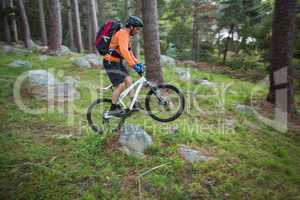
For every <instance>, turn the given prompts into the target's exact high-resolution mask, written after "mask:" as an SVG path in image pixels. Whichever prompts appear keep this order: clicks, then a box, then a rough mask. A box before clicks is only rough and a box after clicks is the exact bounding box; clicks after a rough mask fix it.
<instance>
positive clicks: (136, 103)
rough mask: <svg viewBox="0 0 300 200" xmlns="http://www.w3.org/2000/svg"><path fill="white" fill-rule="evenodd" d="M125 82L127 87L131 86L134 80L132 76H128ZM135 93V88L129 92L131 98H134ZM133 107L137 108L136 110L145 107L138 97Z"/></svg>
mask: <svg viewBox="0 0 300 200" xmlns="http://www.w3.org/2000/svg"><path fill="white" fill-rule="evenodd" d="M125 83H126V86H127V87H130V86H131V85H132V84H133V80H132V78H131V76H126V78H125ZM134 95H135V90H131V91H130V93H129V96H130V98H131V100H133V98H134ZM133 109H136V110H139V109H143V107H142V106H141V104H140V102H139V99H136V102H135V104H134V106H133Z"/></svg>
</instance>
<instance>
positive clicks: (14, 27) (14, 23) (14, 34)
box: [9, 0, 19, 42]
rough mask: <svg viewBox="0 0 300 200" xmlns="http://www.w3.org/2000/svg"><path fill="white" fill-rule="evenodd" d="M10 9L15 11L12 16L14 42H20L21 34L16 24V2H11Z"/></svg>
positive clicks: (11, 0)
mask: <svg viewBox="0 0 300 200" xmlns="http://www.w3.org/2000/svg"><path fill="white" fill-rule="evenodd" d="M9 3H10V7H11V8H12V9H13V14H12V16H11V26H12V31H13V40H14V41H15V42H18V41H19V34H18V28H17V22H16V11H15V9H14V2H13V0H9Z"/></svg>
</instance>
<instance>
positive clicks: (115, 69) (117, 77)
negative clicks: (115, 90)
mask: <svg viewBox="0 0 300 200" xmlns="http://www.w3.org/2000/svg"><path fill="white" fill-rule="evenodd" d="M103 66H104V69H105V71H106V73H107V75H108V77H109V79H110V81H111V83H112V84H113V85H114V86H118V85H119V84H121V83H123V82H124V80H125V78H126V77H127V76H129V73H128V71H127V69H126V67H125V66H124V65H123V63H122V62H109V61H107V60H103Z"/></svg>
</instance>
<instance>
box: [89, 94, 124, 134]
mask: <svg viewBox="0 0 300 200" xmlns="http://www.w3.org/2000/svg"><path fill="white" fill-rule="evenodd" d="M110 106H111V100H110V99H108V98H104V99H97V100H96V101H94V102H93V103H92V104H91V105H90V106H89V108H88V110H87V121H88V124H89V126H90V127H91V129H92V130H93V131H95V132H96V133H99V134H103V133H112V132H116V131H118V130H120V128H121V126H122V123H123V119H120V118H116V117H110V118H106V117H105V113H106V112H108V111H109V109H110Z"/></svg>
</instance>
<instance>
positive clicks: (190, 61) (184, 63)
mask: <svg viewBox="0 0 300 200" xmlns="http://www.w3.org/2000/svg"><path fill="white" fill-rule="evenodd" d="M181 64H183V65H187V66H191V67H196V66H198V64H197V63H196V62H195V61H193V60H185V61H182V62H181Z"/></svg>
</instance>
